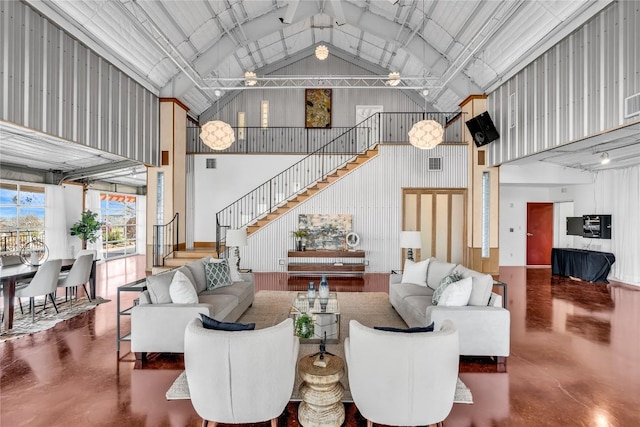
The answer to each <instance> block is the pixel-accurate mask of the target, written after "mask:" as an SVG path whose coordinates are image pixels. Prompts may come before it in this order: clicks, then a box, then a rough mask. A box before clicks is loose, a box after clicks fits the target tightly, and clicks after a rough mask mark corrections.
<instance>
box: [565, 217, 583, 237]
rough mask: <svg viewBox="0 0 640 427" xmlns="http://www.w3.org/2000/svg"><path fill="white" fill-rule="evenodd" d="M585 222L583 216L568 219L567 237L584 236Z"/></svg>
mask: <svg viewBox="0 0 640 427" xmlns="http://www.w3.org/2000/svg"><path fill="white" fill-rule="evenodd" d="M582 226H583V220H582V217H581V216H568V217H567V236H582Z"/></svg>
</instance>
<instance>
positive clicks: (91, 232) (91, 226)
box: [70, 210, 103, 249]
mask: <svg viewBox="0 0 640 427" xmlns="http://www.w3.org/2000/svg"><path fill="white" fill-rule="evenodd" d="M102 225H103V224H102V222H101V221H98V214H97V213H95V212H91V211H90V210H86V211H84V212H82V217H81V218H80V220H79V221H78V222H76V223H75V224H73V226H72V227H71V229H70V231H71V235H72V236H78V237H79V238H80V240H82V249H87V241H89V242H91V243H95V242H96V240H98V237H99V236H100V230H101V228H102Z"/></svg>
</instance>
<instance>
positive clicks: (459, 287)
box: [438, 277, 472, 307]
mask: <svg viewBox="0 0 640 427" xmlns="http://www.w3.org/2000/svg"><path fill="white" fill-rule="evenodd" d="M471 288H472V279H471V277H467V278H466V279H462V280H458V281H457V282H453V283H452V284H450V285H449V286H447V287H446V288H445V290H444V291H443V292H442V295H440V299H439V300H438V305H444V306H449V307H463V306H465V305H467V304H468V303H469V298H470V297H471Z"/></svg>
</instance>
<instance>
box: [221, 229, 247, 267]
mask: <svg viewBox="0 0 640 427" xmlns="http://www.w3.org/2000/svg"><path fill="white" fill-rule="evenodd" d="M226 245H227V247H229V248H232V247H235V248H236V250H235V252H234V255H235V256H236V258H237V261H236V266H237V267H238V270H239V269H240V249H239V248H240V246H247V229H246V228H239V229H235V230H229V231H227V240H226Z"/></svg>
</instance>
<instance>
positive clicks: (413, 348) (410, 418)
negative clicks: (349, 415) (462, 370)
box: [344, 320, 460, 427]
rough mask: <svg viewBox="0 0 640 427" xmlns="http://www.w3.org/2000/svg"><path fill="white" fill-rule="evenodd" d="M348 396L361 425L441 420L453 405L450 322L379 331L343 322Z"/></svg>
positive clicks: (455, 354) (454, 352) (454, 338)
mask: <svg viewBox="0 0 640 427" xmlns="http://www.w3.org/2000/svg"><path fill="white" fill-rule="evenodd" d="M344 353H345V358H346V361H347V366H348V372H349V388H350V390H351V396H352V397H353V401H354V403H355V404H356V407H357V408H358V410H359V411H360V413H361V414H362V416H363V417H365V418H366V419H367V426H369V427H370V426H371V425H372V424H373V423H379V424H387V425H397V426H414V425H429V424H436V423H440V422H442V421H443V420H444V419H445V418H446V417H447V415H449V412H451V408H452V406H453V399H454V395H455V390H456V383H457V380H458V363H459V359H460V351H459V345H458V331H457V330H456V328H455V326H454V325H453V323H452V322H450V321H446V322H444V323H443V325H442V327H441V328H440V330H438V331H435V332H420V333H402V332H385V331H378V330H375V329H371V328H368V327H366V326H363V325H361V324H360V323H358V321H356V320H351V322H349V337H348V338H346V339H345V342H344Z"/></svg>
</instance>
